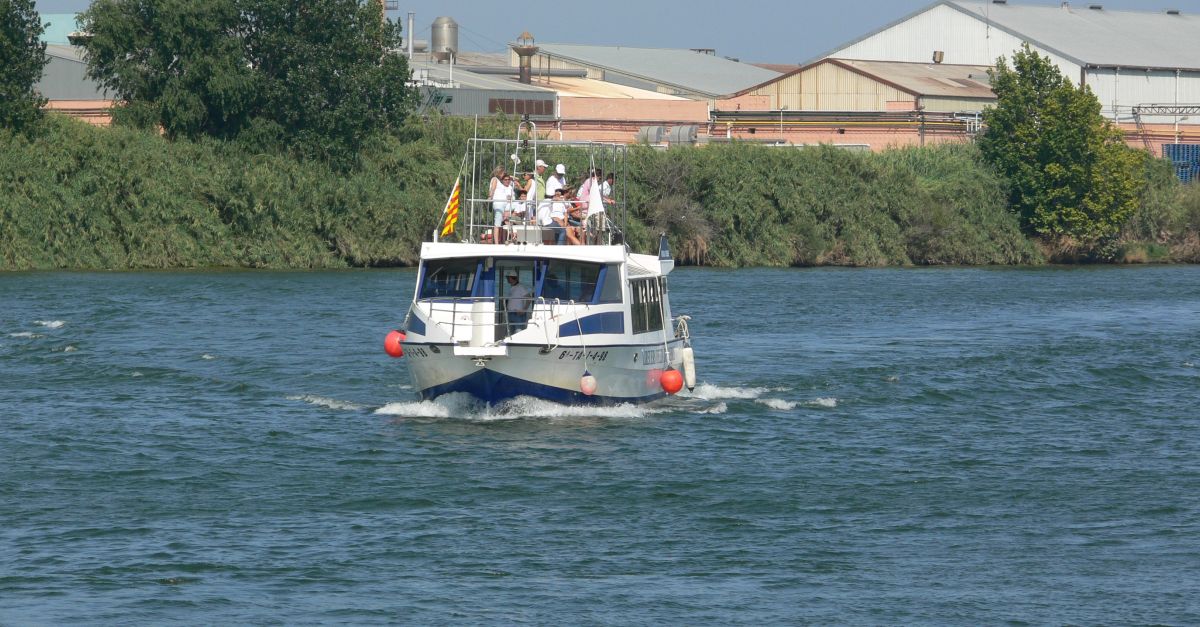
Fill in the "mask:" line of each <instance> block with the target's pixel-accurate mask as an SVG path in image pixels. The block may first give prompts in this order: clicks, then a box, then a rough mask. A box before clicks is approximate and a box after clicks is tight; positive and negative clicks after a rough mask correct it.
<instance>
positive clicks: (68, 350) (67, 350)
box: [63, 344, 79, 353]
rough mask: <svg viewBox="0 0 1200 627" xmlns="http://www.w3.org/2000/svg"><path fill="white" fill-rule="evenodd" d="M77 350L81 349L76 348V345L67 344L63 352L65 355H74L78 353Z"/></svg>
mask: <svg viewBox="0 0 1200 627" xmlns="http://www.w3.org/2000/svg"><path fill="white" fill-rule="evenodd" d="M77 350H79V349H78V348H75V346H74V345H71V344H67V346H66V348H64V349H63V352H64V353H74V352H75V351H77Z"/></svg>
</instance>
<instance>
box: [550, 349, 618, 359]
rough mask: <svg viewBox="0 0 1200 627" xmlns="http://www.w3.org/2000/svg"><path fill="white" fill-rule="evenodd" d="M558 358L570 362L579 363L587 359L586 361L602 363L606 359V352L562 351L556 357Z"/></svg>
mask: <svg viewBox="0 0 1200 627" xmlns="http://www.w3.org/2000/svg"><path fill="white" fill-rule="evenodd" d="M558 358H559V359H566V360H570V361H579V360H580V359H587V360H588V361H604V360H606V359H608V351H584V350H574V351H563V352H562V353H560V354H559V355H558Z"/></svg>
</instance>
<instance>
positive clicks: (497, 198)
mask: <svg viewBox="0 0 1200 627" xmlns="http://www.w3.org/2000/svg"><path fill="white" fill-rule="evenodd" d="M515 199H516V193H515V192H514V191H513V182H512V176H511V175H508V174H504V175H503V176H502V177H501V179H500V182H499V183H498V184H496V185H495V187H494V188H493V189H492V214H493V215H492V226H493V227H495V228H493V229H492V243H494V244H503V243H504V238H503V237H502V234H503V232H504V229H503V228H501V227H502V226H503V224H504V221H505V220H507V219H508V217H509V215H510V214H511V212H512V203H513V200H515Z"/></svg>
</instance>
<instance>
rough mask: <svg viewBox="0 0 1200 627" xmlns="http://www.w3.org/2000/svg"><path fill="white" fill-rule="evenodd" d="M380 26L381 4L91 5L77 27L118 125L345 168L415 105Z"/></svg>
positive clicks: (288, 0)
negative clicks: (85, 36)
mask: <svg viewBox="0 0 1200 627" xmlns="http://www.w3.org/2000/svg"><path fill="white" fill-rule="evenodd" d="M382 15H383V13H382V7H381V5H380V4H379V0H368V1H367V2H366V3H365V4H359V2H358V0H96V2H95V3H93V4H92V6H91V8H89V9H88V10H87V11H86V12H85V13H84V14H83V15H82V23H83V26H84V28H85V29H86V30H88V31H89V32H91V33H92V39H91V40H90V41H89V42H88V43H87V52H88V67H89V69H88V73H89V76H91V77H92V78H95V79H96V80H98V81H100V82H101V83H102V84H104V85H105V86H106V87H108V88H109V89H110V90H112V91H114V92H115V93H116V94H117V96H118V97H119V98H121V99H122V100H124V101H125V103H126V104H125V105H124V106H123V107H121V108H120V110H119V112H118V118H119V119H125V120H130V121H135V122H140V123H142V124H152V125H161V126H162V128H163V130H164V131H165V133H166V134H167V136H168V137H179V136H183V137H189V138H194V137H198V136H204V135H207V136H213V137H218V138H222V139H233V138H237V139H240V140H242V141H244V142H248V143H251V144H253V145H255V146H256V147H260V148H261V147H283V148H286V149H288V150H290V151H291V152H294V153H296V154H298V155H301V156H306V157H315V158H320V159H323V160H326V161H329V162H332V163H334V164H337V165H349V164H352V163H354V162H356V161H357V158H358V153H359V151H360V150H361V149H362V147H363V146H364V145H365V142H366V141H367V140H369V139H370V138H371V137H372V136H374V135H376V134H379V133H394V132H396V131H397V130H398V129H399V128H400V127H401V126H402V124H403V122H404V119H405V117H406V116H407V115H408V113H409V112H411V110H412V108H413V105H414V104H415V95H414V94H413V91H412V90H411V89H410V88H408V87H407V86H406V83H407V81H408V79H409V71H408V64H407V61H406V60H405V59H404V57H402V56H400V55H398V54H394V53H392V52H391V51H392V50H395V49H398V48H399V42H400V31H399V27H398V26H396V25H395V24H392V23H391V22H387V21H385V20H383V19H382Z"/></svg>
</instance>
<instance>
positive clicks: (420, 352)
mask: <svg viewBox="0 0 1200 627" xmlns="http://www.w3.org/2000/svg"><path fill="white" fill-rule="evenodd" d="M523 133H524V135H522V134H523ZM625 156H626V147H625V146H624V145H620V144H606V143H596V142H582V143H579V142H574V143H573V142H552V141H544V140H539V139H538V138H537V133H536V128H535V127H534V125H533V124H531V123H529V122H525V123H523V124H522V125H521V130H519V131H518V134H517V138H516V139H514V140H504V139H480V138H474V139H471V140H469V145H468V151H467V155H466V157H464V160H463V168H462V174H461V175H460V177H459V179H458V180H457V181H456V183H455V186H454V189H453V191H452V192H451V196H450V200H449V202H448V203H447V205H446V209H445V210H444V211H443V218H442V221H441V225H440V226H439V229H438V231H436V232H435V233H434V235H433V241H430V242H425V243H424V244H423V245H422V247H421V262H420V267H419V271H418V279H417V286H416V290H415V294H414V295H413V302H412V305H411V306H410V308H409V311H408V315H407V316H406V318H405V321H404V325H403V331H393V332H392V333H390V334H389V335H388V337H387V339H386V340H385V348H386V350H387V351H388V353H389V354H391V355H393V356H396V357H399V356H401V355H403V356H404V357H406V358H407V360H408V363H409V370H410V372H411V374H412V379H413V384H414V385H415V386H416V388H417V389H418V390H419V392H420V395H421V397H422V398H424V399H427V400H428V399H434V398H437V397H438V396H441V395H443V394H449V393H454V392H463V393H467V394H470V395H472V396H474V397H475V398H477V399H479V400H480V401H483V402H485V403H488V404H494V403H497V402H501V401H504V400H506V399H509V398H513V397H516V396H532V397H536V398H541V399H546V400H550V401H555V402H559V403H567V404H589V403H590V404H617V403H642V402H648V401H652V400H654V399H657V398H661V397H663V396H664V395H666V394H673V393H675V392H678V391H679V390H680V388H681V387H682V386H683V385H684V384H685V383H686V385H687V386H688V388H689V389H691V388H693V387H694V386H695V365H694V362H693V354H692V348H691V336H690V333H689V330H688V325H687V321H688V317H687V316H678V317H676V316H673V315H672V312H671V305H670V298H669V296H668V290H667V275H668V274H670V272H671V270H672V269H673V268H674V265H675V262H674V260H673V259H672V258H671V254H670V249H669V247H668V245H667V240H666V236H665V235H663V236H661V237H660V239H659V250H658V254H657V255H648V254H636V253H633V252H631V251H630V250H629V246H628V244H627V243H626V241H625V236H624V228H623V227H624V224H625V218H626V215H627V213H626V211H627V206H626V204H625V200H624V193H623V192H624V187H623V185H621V184H614V181H621V182H623V181H624V180H625V176H624V175H625ZM522 163H527V164H534V165H533V167H531V168H529V169H528V170H525V171H521V172H520V173H519V174H514V173H512V172H509V170H508V168H510V167H511V169H512V170H513V171H518V170H522V168H521V164H522ZM551 164H554V165H551ZM568 172H578V173H587V177H586V178H584V179H583V180H577V184H575V185H572V183H571V179H570V178H568V177H567V176H566V174H567V173H568ZM606 172H607V173H613V174H614V175H615V176H614V177H612V178H611V179H609V180H608V181H607V184H606V181H605V178H604V173H606ZM517 177H520V178H523V179H525V180H526V184H525V185H523V186H522V187H528V188H531V189H530V191H529V194H528V196H529V197H527V198H524V199H522V198H520V197H519V196H518V194H517V193H516V191H515V189H513V188H509V187H508V186H509V183H508V181H509V180H511V179H514V178H517ZM543 177H545V178H543ZM551 178H553V179H554V180H550V179H551ZM529 181H532V182H529ZM498 187H499V188H500V189H499V191H497V188H498ZM560 187H562V188H565V189H562V190H560V189H559V188H560ZM505 188H508V189H505ZM547 189H549V190H550V192H551V193H550V194H546V191H547ZM510 191H511V192H512V193H510ZM564 192H565V193H564ZM464 193H466V195H467V198H466V199H465V200H463V199H462V195H463V194H464ZM556 242H564V243H562V244H558V243H556ZM565 242H579V243H578V244H571V243H565Z"/></svg>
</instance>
